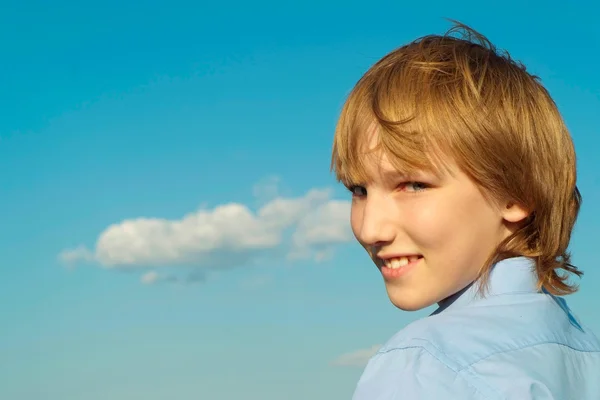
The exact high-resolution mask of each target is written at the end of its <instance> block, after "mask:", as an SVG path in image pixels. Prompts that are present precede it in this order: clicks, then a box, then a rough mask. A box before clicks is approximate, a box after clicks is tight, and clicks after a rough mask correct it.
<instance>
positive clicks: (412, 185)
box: [400, 182, 429, 193]
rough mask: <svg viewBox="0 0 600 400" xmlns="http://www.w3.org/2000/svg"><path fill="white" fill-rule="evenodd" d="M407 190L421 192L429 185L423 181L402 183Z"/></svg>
mask: <svg viewBox="0 0 600 400" xmlns="http://www.w3.org/2000/svg"><path fill="white" fill-rule="evenodd" d="M400 186H401V187H402V189H403V190H404V191H406V192H413V193H414V192H421V191H423V190H425V189H427V188H428V187H429V186H428V185H427V184H426V183H423V182H404V183H402V184H401V185H400Z"/></svg>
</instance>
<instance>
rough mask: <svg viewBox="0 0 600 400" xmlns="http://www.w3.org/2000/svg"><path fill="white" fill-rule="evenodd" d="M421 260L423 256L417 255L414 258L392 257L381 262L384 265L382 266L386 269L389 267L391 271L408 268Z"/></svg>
mask: <svg viewBox="0 0 600 400" xmlns="http://www.w3.org/2000/svg"><path fill="white" fill-rule="evenodd" d="M421 258H423V256H421V255H418V254H416V255H412V256H402V257H392V258H386V259H380V260H381V262H382V264H383V265H382V266H384V267H387V268H389V269H399V268H402V267H406V266H407V265H408V264H412V263H415V262H417V261H419V259H421Z"/></svg>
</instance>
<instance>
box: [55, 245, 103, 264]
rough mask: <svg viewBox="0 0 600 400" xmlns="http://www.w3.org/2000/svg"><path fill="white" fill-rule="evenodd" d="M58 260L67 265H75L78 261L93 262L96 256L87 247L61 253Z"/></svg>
mask: <svg viewBox="0 0 600 400" xmlns="http://www.w3.org/2000/svg"><path fill="white" fill-rule="evenodd" d="M58 258H59V259H60V260H61V261H62V262H63V263H65V264H69V265H71V264H73V263H75V262H78V261H92V260H93V259H94V254H93V253H92V252H91V251H89V250H88V249H87V248H86V247H85V246H79V247H76V248H74V249H67V250H63V251H61V252H60V254H59V255H58Z"/></svg>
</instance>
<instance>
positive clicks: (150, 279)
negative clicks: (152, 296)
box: [140, 271, 206, 285]
mask: <svg viewBox="0 0 600 400" xmlns="http://www.w3.org/2000/svg"><path fill="white" fill-rule="evenodd" d="M205 279H206V276H205V275H204V274H203V273H202V272H199V271H194V272H193V273H191V274H188V275H187V276H181V275H175V274H159V273H158V272H156V271H149V272H146V273H145V274H143V275H142V276H141V277H140V282H141V283H142V284H144V285H154V284H157V283H179V284H193V283H197V282H204V280H205Z"/></svg>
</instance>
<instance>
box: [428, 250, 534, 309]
mask: <svg viewBox="0 0 600 400" xmlns="http://www.w3.org/2000/svg"><path fill="white" fill-rule="evenodd" d="M478 289H479V285H478V284H477V282H473V283H471V284H470V285H469V286H467V287H466V288H464V289H463V290H461V291H459V292H458V293H455V294H453V295H452V296H450V297H448V298H447V299H445V300H443V301H441V302H440V303H439V308H438V309H437V310H436V311H435V312H434V313H433V314H432V315H434V314H439V313H441V312H442V311H445V310H448V309H451V308H457V307H463V306H466V305H467V304H470V303H473V302H476V301H478V300H481V295H480V294H479V293H478ZM536 292H538V289H537V275H536V272H535V263H534V261H533V260H532V259H531V258H527V257H513V258H507V259H505V260H501V261H499V262H497V263H496V264H495V265H494V266H493V267H492V271H491V272H490V279H489V285H488V290H487V291H486V292H485V296H486V297H490V296H498V295H502V294H509V293H536Z"/></svg>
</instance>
